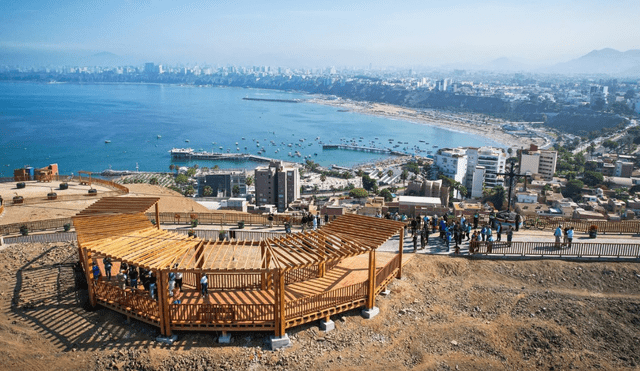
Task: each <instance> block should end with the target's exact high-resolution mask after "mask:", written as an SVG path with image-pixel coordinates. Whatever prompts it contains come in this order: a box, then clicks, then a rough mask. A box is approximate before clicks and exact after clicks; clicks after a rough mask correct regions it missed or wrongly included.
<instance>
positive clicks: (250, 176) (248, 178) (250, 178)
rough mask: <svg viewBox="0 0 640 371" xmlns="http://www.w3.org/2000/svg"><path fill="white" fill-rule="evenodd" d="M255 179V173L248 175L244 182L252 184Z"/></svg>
mask: <svg viewBox="0 0 640 371" xmlns="http://www.w3.org/2000/svg"><path fill="white" fill-rule="evenodd" d="M253 180H254V179H253V175H247V179H245V181H244V182H245V184H246V185H248V186H250V185H252V184H253Z"/></svg>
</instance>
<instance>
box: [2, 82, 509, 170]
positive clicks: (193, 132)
mask: <svg viewBox="0 0 640 371" xmlns="http://www.w3.org/2000/svg"><path fill="white" fill-rule="evenodd" d="M244 97H254V98H268V99H295V98H299V99H304V98H309V96H307V95H304V94H299V93H289V92H278V91H271V90H255V89H239V88H217V87H216V88H213V87H193V86H176V85H153V84H86V85H80V84H40V83H6V82H3V83H0V177H8V176H12V175H13V169H16V168H20V167H23V166H34V167H43V166H46V165H48V164H50V163H57V164H58V165H59V168H60V173H61V174H70V173H72V172H74V173H77V172H78V171H79V170H87V171H95V172H100V171H102V170H105V169H113V170H136V166H137V167H138V169H139V170H140V171H169V165H171V164H172V163H174V164H176V165H189V166H190V165H193V164H194V163H197V164H198V165H199V166H201V167H203V166H207V167H213V166H214V165H219V166H220V167H221V168H253V167H255V166H257V165H258V163H255V162H247V161H242V162H240V161H217V162H216V161H201V160H198V161H193V162H172V159H171V156H170V154H169V150H171V149H172V148H175V147H177V148H186V147H189V148H193V149H194V150H206V151H216V152H227V150H229V151H230V152H232V153H233V152H244V153H253V154H257V152H258V150H259V149H260V147H264V148H265V150H266V152H265V153H264V154H263V156H265V157H271V158H277V159H282V160H288V161H297V162H301V161H303V158H298V157H289V156H288V153H289V152H291V153H292V154H293V153H295V151H299V152H300V153H301V154H302V156H305V155H311V159H312V160H314V161H316V162H318V163H320V164H321V165H324V166H329V165H331V164H336V165H340V166H353V165H356V164H361V163H366V162H371V161H375V160H377V159H382V158H386V157H388V155H384V154H374V153H365V152H356V151H349V150H324V151H323V149H322V146H321V145H320V144H319V143H318V142H319V141H323V142H325V143H330V142H331V143H340V139H341V138H346V139H350V140H351V139H355V141H356V142H357V143H358V144H359V145H363V146H370V145H371V143H370V142H371V141H374V142H375V143H374V145H376V146H378V147H392V145H389V141H388V139H390V138H391V139H394V142H393V144H394V145H395V143H396V142H398V141H401V142H407V144H404V143H403V144H401V146H400V147H398V148H395V149H396V150H401V149H402V148H404V147H407V149H408V150H409V149H410V148H411V147H413V146H415V145H418V146H419V147H420V148H421V149H423V150H425V151H426V150H430V151H433V152H434V153H435V151H436V150H437V148H434V146H437V147H445V146H446V147H454V146H482V145H495V146H500V144H498V143H496V142H493V141H492V140H490V139H488V138H483V137H479V136H475V135H472V134H466V133H459V132H454V131H449V130H444V129H440V128H437V127H432V126H427V125H420V124H415V123H411V122H406V121H400V120H393V119H389V118H383V117H375V116H370V115H363V114H357V113H352V112H340V111H339V109H338V108H335V107H330V106H323V105H318V104H313V103H306V102H305V103H297V104H291V103H276V102H264V101H248V100H243V99H242V98H244ZM158 136H161V138H159V139H158ZM242 137H244V138H245V139H244V140H243V139H242ZM317 137H319V138H320V139H319V140H318V141H316V140H315V138H317ZM361 138H362V139H361ZM376 138H378V139H376ZM301 139H304V141H301ZM187 140H188V141H189V142H186V141H187ZM254 140H255V141H254ZM421 140H422V141H424V142H428V143H429V144H425V143H424V142H420V141H421ZM105 141H110V143H105ZM256 141H259V144H260V145H259V147H258V146H256ZM271 141H273V142H274V143H276V145H272V144H271ZM236 142H237V143H238V145H236V144H235V143H236ZM282 143H285V144H282ZM288 144H291V145H292V146H291V147H288ZM297 144H300V146H298V145H297ZM220 147H222V150H221V149H220ZM245 147H247V149H245ZM236 148H239V151H238V150H236ZM276 150H278V153H276V152H275V151H276ZM411 151H413V150H412V149H411ZM421 155H426V153H425V152H423V153H421Z"/></svg>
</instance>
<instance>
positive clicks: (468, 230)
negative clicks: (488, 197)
mask: <svg viewBox="0 0 640 371" xmlns="http://www.w3.org/2000/svg"><path fill="white" fill-rule="evenodd" d="M466 228H467V241H469V240H470V239H471V237H470V236H471V224H470V223H467V226H466Z"/></svg>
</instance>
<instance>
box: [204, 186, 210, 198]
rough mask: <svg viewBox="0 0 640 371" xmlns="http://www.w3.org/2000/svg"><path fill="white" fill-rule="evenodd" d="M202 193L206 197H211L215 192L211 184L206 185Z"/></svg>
mask: <svg viewBox="0 0 640 371" xmlns="http://www.w3.org/2000/svg"><path fill="white" fill-rule="evenodd" d="M202 194H203V195H204V196H205V197H209V196H211V195H212V194H213V188H211V186H204V188H203V189H202Z"/></svg>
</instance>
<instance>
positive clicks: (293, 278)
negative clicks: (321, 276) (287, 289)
mask: <svg viewBox="0 0 640 371" xmlns="http://www.w3.org/2000/svg"><path fill="white" fill-rule="evenodd" d="M314 278H318V266H317V265H313V266H310V267H303V268H297V269H292V270H290V271H287V272H286V273H285V274H284V284H285V285H290V284H292V283H296V282H302V281H307V280H312V279H314Z"/></svg>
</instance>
